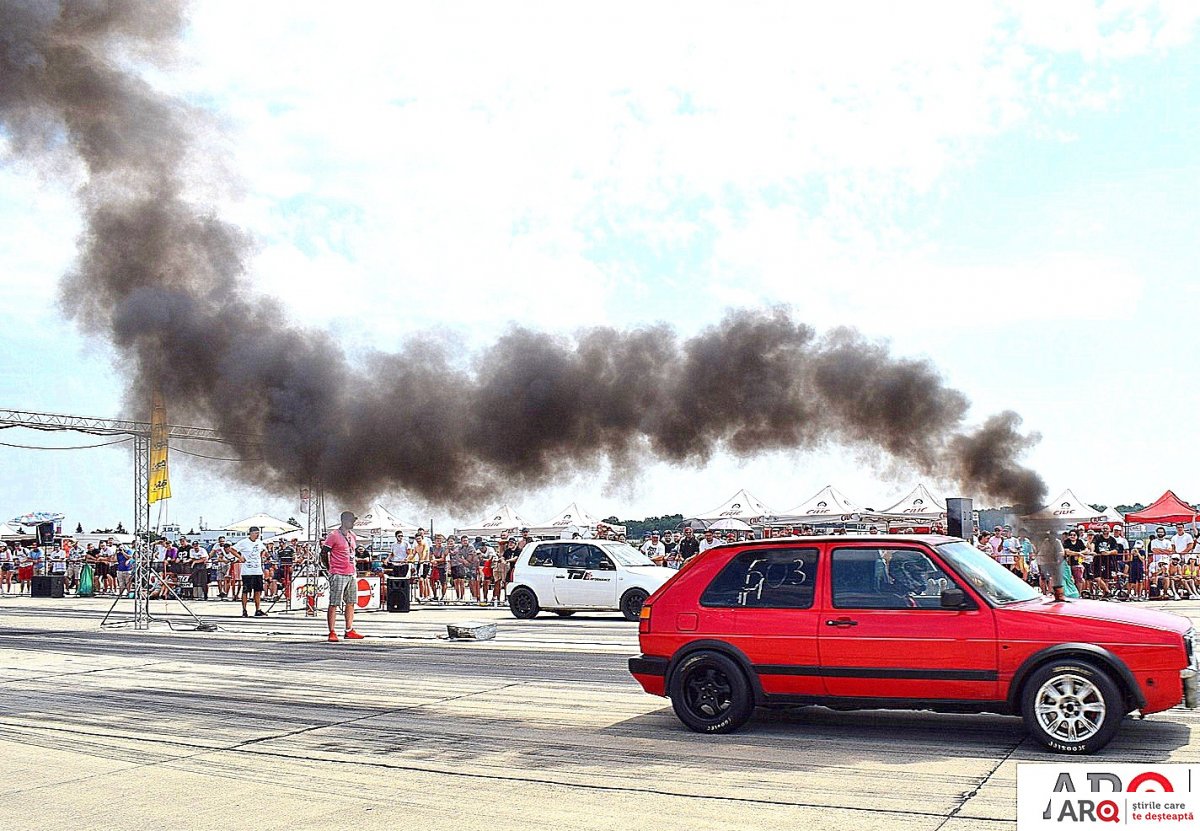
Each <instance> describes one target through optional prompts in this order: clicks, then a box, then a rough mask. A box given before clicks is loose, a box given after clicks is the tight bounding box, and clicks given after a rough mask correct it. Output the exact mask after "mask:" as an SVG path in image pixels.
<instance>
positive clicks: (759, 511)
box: [695, 488, 775, 525]
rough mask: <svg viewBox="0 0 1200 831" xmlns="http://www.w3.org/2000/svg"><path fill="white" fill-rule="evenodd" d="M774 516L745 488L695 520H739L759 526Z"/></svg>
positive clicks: (698, 515) (700, 514) (772, 512)
mask: <svg viewBox="0 0 1200 831" xmlns="http://www.w3.org/2000/svg"><path fill="white" fill-rule="evenodd" d="M774 514H775V512H774V511H772V510H771V509H770V508H768V507H767V506H766V505H764V504H763V502H762V500H761V499H757V498H755V497H754V496H752V495H751V494H750V493H749V492H748V491H747V490H746V489H745V488H742V489H741V490H740V491H738V492H737V493H735V494H734V495H733V496H731V497H729V499H726V500H725V501H724V502H723V503H721V504H720V505H718V506H717V507H716V508H713V509H712V510H711V511H704V512H703V513H699V514H696V516H695V518H696V519H702V520H705V521H706V522H708V521H716V520H718V519H740V520H741V521H742V522H746V523H749V524H751V525H755V524H761V523H762V521H763V520H764V519H766V518H769V517H772V516H773V515H774Z"/></svg>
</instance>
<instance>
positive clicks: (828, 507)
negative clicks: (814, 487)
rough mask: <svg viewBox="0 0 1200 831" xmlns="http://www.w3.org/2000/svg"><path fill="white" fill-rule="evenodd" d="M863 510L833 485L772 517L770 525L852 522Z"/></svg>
mask: <svg viewBox="0 0 1200 831" xmlns="http://www.w3.org/2000/svg"><path fill="white" fill-rule="evenodd" d="M864 510H865V509H864V508H862V507H860V506H859V505H858V504H857V503H855V502H854V501H853V500H851V499H850V498H849V497H847V496H846V494H844V493H842V492H841V491H840V490H838V489H837V488H835V487H834V486H833V485H826V486H825V487H823V488H821V489H820V490H819V491H817V492H816V493H815V494H813V495H812V497H810V498H809V499H806V500H804V501H803V502H801V503H800V504H799V505H797V506H796V507H795V508H792V509H791V510H789V511H784V512H783V513H781V514H779V515H778V516H775V517H772V518H771V524H772V525H776V524H778V525H795V524H805V523H815V524H820V523H823V522H854V521H855V519H856V518H858V517H860V516H861V515H862V514H863V513H864Z"/></svg>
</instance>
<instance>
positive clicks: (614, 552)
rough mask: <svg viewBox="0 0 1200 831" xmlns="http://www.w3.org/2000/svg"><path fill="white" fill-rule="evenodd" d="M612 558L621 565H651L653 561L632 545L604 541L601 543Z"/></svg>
mask: <svg viewBox="0 0 1200 831" xmlns="http://www.w3.org/2000/svg"><path fill="white" fill-rule="evenodd" d="M603 545H604V550H605V551H607V552H608V553H609V554H610V555H611V556H612V558H613V559H614V560H616V561H617V562H618V563H620V564H621V565H623V566H652V565H654V561H653V560H651V559H650V558H649V557H647V556H646V555H645V554H643V553H642V552H640V551H638V550H637V549H636V548H634V547H633V546H629V545H626V544H625V543H623V542H606V543H604V544H603Z"/></svg>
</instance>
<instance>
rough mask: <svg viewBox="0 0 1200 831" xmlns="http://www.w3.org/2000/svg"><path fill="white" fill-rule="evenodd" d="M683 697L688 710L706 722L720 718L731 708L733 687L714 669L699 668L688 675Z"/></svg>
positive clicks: (725, 677)
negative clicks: (706, 720)
mask: <svg viewBox="0 0 1200 831" xmlns="http://www.w3.org/2000/svg"><path fill="white" fill-rule="evenodd" d="M684 696H685V698H686V700H687V705H688V709H690V710H691V711H692V712H693V713H695V714H696V715H698V716H700V717H701V718H704V719H708V720H715V719H718V718H720V717H721V716H723V715H724V714H725V712H726V711H727V710H729V708H730V707H732V706H733V687H732V685H731V684H730V683H729V678H728V677H727V676H726V675H725V673H723V672H721V670H719V669H717V668H716V667H700V668H697V669H696V670H695V671H693V672H691V673H689V674H688V677H687V681H686V683H685V684H684Z"/></svg>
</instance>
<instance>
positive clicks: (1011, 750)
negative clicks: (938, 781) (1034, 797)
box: [933, 736, 1029, 831]
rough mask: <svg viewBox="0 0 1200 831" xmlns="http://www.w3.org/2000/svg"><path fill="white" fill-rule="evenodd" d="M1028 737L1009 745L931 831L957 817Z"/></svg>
mask: <svg viewBox="0 0 1200 831" xmlns="http://www.w3.org/2000/svg"><path fill="white" fill-rule="evenodd" d="M1028 738H1029V737H1028V736H1022V737H1021V738H1020V739H1019V740H1018V741H1017V743H1016V744H1014V745H1013V746H1012V747H1010V748H1009V749H1008V752H1007V753H1005V754H1004V756H1002V757H1001V758H1000V761H998V762H996V764H995V765H994V766H993V767H992V769H991V770H989V771H988V772H987V773H986V774H984V776H983V778H982V779H980V780H979V783H978V784H977V785H976V786H975V787H974V788H972V789H971V790H969V791H967V792H966V793H964V794H963V795H962V796H961V797H960V798H959V800H958V804H957V805H955V806H954V808H953V809H952V810H951V811H950V813H948V814H946V818H945V819H944V820H942V822H941V824H940V825H938V827H937V828H935V829H933V831H942V828H944V827H945V826H946V823H948V822H949V821H950V820H952V819H954V818H955V817H957V816H958V814H959V812H960V811H962V809H963V808H965V807H967V803H968V802H970V801H971V800H972V799H974V798H975V797H976V796H978V795H979V792H980V791H981V790H983V786H984V785H986V784H987V783H988V781H989V780H991V778H992V777H993V776H995V775H996V771H998V770H1000V768H1001V767H1003V766H1004V763H1005V762H1007V761H1008V760H1009V759H1011V758H1012V756H1013V754H1014V753H1016V752H1017V750H1018V749H1019V748H1020V747H1021V745H1023V744H1025V741H1026V739H1028ZM971 819H976V818H975V817H972V818H971ZM1007 821H1008V822H1013V820H1007Z"/></svg>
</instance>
